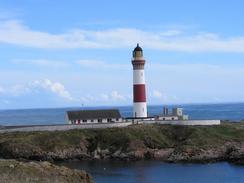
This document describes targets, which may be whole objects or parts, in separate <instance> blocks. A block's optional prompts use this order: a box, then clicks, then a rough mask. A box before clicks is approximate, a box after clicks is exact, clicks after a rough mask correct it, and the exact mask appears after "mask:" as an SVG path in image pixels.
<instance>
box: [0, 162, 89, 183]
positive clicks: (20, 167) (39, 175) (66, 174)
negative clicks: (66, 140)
mask: <svg viewBox="0 0 244 183" xmlns="http://www.w3.org/2000/svg"><path fill="white" fill-rule="evenodd" d="M0 177H1V180H0V182H8V183H26V182H32V183H60V182H62V183H66V182H67V183H68V182H80V183H91V182H92V180H91V178H90V176H89V175H88V174H87V173H85V172H83V171H79V170H71V169H68V168H65V167H62V166H55V165H53V164H51V163H48V162H19V161H16V160H0Z"/></svg>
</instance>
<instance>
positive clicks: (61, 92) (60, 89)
mask: <svg viewBox="0 0 244 183" xmlns="http://www.w3.org/2000/svg"><path fill="white" fill-rule="evenodd" d="M32 86H34V87H41V88H43V89H46V90H49V91H51V92H52V93H54V94H57V95H58V96H59V97H62V98H64V99H67V100H73V98H72V97H71V95H70V93H69V92H68V91H67V90H66V89H65V87H64V85H63V84H61V83H59V82H52V81H51V80H49V79H44V80H36V81H34V82H33V83H32Z"/></svg>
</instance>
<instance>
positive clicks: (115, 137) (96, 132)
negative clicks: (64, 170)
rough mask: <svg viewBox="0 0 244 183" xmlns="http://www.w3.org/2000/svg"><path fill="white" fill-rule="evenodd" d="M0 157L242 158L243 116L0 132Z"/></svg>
mask: <svg viewBox="0 0 244 183" xmlns="http://www.w3.org/2000/svg"><path fill="white" fill-rule="evenodd" d="M0 157H2V158H13V159H19V158H21V159H28V160H48V161H56V160H69V159H79V160H84V159H122V160H140V159H160V160H162V161H167V162H178V161H183V162H214V161H230V162H243V160H244V122H240V123H230V122H222V123H221V125H216V126H176V125H158V124H153V125H132V126H128V127H125V128H110V129H84V130H69V131H55V132H13V133H3V134H0Z"/></svg>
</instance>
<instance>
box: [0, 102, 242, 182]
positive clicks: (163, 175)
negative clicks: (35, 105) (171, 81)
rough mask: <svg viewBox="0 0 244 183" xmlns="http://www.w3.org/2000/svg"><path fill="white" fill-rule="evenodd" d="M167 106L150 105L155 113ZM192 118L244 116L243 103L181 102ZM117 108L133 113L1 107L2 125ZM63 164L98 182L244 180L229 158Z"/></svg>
mask: <svg viewBox="0 0 244 183" xmlns="http://www.w3.org/2000/svg"><path fill="white" fill-rule="evenodd" d="M163 107H165V106H148V113H149V115H150V116H154V115H157V114H160V113H162V110H163ZM166 107H169V108H173V107H182V108H183V109H184V113H185V114H188V115H189V117H190V119H221V120H229V121H234V122H239V121H242V120H244V103H225V104H182V105H167V106H166ZM107 108H117V109H119V110H120V113H121V115H122V116H123V117H131V116H132V107H131V106H119V107H114V106H110V107H69V108H53V109H16V110H0V125H46V124H49V125H50V124H65V112H66V111H68V110H80V109H107ZM59 164H61V165H64V166H67V167H70V168H75V169H81V170H86V171H87V172H88V173H90V174H91V175H92V177H93V180H94V182H95V183H244V166H238V165H233V164H229V163H226V162H220V163H210V164H191V163H185V164H181V163H164V162H161V161H82V162H80V161H71V162H61V163H59Z"/></svg>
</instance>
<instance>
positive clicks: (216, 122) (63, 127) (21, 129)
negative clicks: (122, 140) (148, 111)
mask: <svg viewBox="0 0 244 183" xmlns="http://www.w3.org/2000/svg"><path fill="white" fill-rule="evenodd" d="M154 123H157V124H167V125H220V120H188V121H159V120H156V121H155V120H151V121H148V120H144V121H138V122H137V124H154ZM132 124H134V123H133V122H132V120H131V121H128V122H122V123H105V124H102V123H95V124H91V123H90V124H82V125H75V124H72V125H45V126H24V127H20V126H18V127H17V128H16V127H13V128H8V129H4V128H2V129H0V133H6V132H32V131H66V130H72V129H92V128H98V129H99V128H116V127H118V128H121V127H126V126H129V125H132Z"/></svg>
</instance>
